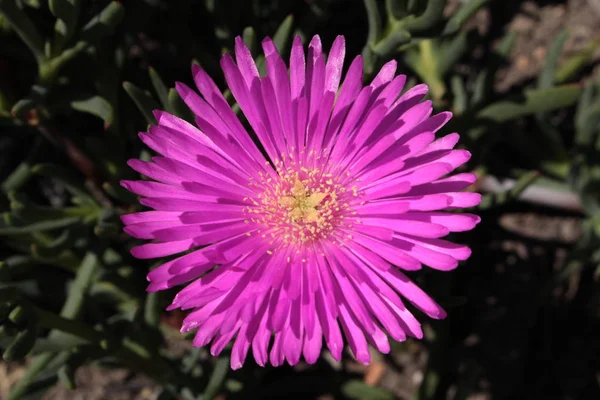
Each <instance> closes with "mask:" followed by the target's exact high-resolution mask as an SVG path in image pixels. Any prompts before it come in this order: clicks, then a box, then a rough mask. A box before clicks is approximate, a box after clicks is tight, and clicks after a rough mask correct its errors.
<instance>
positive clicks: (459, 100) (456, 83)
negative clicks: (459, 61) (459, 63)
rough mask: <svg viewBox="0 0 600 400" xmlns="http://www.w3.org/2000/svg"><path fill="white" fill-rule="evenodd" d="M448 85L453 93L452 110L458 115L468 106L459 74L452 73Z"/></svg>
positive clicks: (465, 92)
mask: <svg viewBox="0 0 600 400" xmlns="http://www.w3.org/2000/svg"><path fill="white" fill-rule="evenodd" d="M450 87H451V89H452V95H453V105H452V111H453V112H454V113H455V114H456V115H460V114H462V113H464V112H465V110H466V109H467V106H468V99H467V91H466V89H465V84H464V82H463V80H462V78H461V77H460V76H459V75H453V76H452V78H451V79H450Z"/></svg>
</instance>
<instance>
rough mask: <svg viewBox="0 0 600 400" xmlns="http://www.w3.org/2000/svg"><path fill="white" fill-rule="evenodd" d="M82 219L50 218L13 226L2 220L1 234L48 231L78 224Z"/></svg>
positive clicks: (0, 225) (0, 222)
mask: <svg viewBox="0 0 600 400" xmlns="http://www.w3.org/2000/svg"><path fill="white" fill-rule="evenodd" d="M80 221H81V218H80V217H64V218H57V219H49V220H42V221H36V222H33V223H30V224H24V225H18V226H12V225H8V224H6V222H2V221H0V236H2V235H22V234H26V233H34V232H38V231H47V230H53V229H59V228H65V227H67V226H69V225H73V224H76V223H78V222H80Z"/></svg>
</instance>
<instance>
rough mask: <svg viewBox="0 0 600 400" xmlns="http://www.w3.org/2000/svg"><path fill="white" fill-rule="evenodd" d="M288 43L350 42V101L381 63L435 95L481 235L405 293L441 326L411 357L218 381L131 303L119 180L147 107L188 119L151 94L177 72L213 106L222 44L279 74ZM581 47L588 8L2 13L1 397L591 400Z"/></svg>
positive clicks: (593, 22) (30, 3)
mask: <svg viewBox="0 0 600 400" xmlns="http://www.w3.org/2000/svg"><path fill="white" fill-rule="evenodd" d="M367 10H368V12H367ZM57 20H60V21H62V22H60V21H59V22H57ZM296 34H298V35H301V37H302V38H303V39H304V41H305V43H307V42H308V40H310V38H311V37H312V35H314V34H319V35H321V38H322V40H323V44H324V48H325V49H328V48H329V46H330V45H331V43H332V41H333V39H334V38H335V37H336V35H339V34H342V35H345V36H346V46H347V50H346V54H347V63H346V66H347V65H348V63H349V61H350V60H351V59H352V58H353V57H354V55H356V54H363V57H364V58H365V66H366V72H365V81H366V82H368V80H369V79H370V78H372V76H373V74H374V72H376V71H377V69H378V67H380V66H381V65H382V64H383V63H384V62H386V61H388V60H391V59H396V60H397V61H398V63H399V71H400V72H401V73H405V74H407V75H408V76H409V77H412V78H414V79H413V80H411V81H409V83H410V84H411V85H414V84H416V83H418V82H423V81H424V82H425V83H427V84H429V85H430V88H431V93H430V96H431V99H432V100H433V101H434V105H435V107H436V109H437V110H451V111H453V113H454V118H453V120H452V121H451V123H450V124H449V126H448V127H447V128H445V129H444V130H443V132H442V133H443V134H445V133H449V132H452V131H457V132H459V133H460V134H461V138H462V139H461V145H462V146H464V147H465V148H467V149H468V150H469V151H471V152H472V153H473V158H472V160H471V162H470V164H469V165H468V167H467V169H468V170H473V171H475V172H476V173H477V174H478V176H479V180H478V182H477V184H476V185H475V187H474V188H473V189H472V190H477V191H481V192H482V193H484V200H483V202H482V204H481V205H480V206H479V207H478V209H477V210H472V212H476V213H478V214H479V215H480V216H481V217H482V222H481V224H479V225H478V226H477V228H476V229H475V230H474V231H472V232H469V233H464V234H456V235H454V237H452V240H454V241H458V242H461V243H468V244H469V245H470V246H471V248H472V249H473V256H472V257H471V259H469V260H468V261H467V262H465V263H463V264H462V265H461V266H460V267H459V268H458V269H457V270H456V271H453V272H451V273H442V272H439V271H425V272H422V273H419V274H413V275H411V277H412V278H414V279H415V280H417V281H418V283H419V284H420V285H421V286H422V287H424V288H425V290H426V291H428V292H429V293H431V294H432V295H433V296H434V298H436V299H437V300H438V301H439V302H440V303H441V304H442V305H444V307H445V308H446V309H447V311H448V314H449V317H448V318H447V319H446V320H444V321H428V320H427V319H426V317H425V316H423V315H419V318H420V320H421V321H422V322H423V324H424V327H425V332H426V337H425V339H424V340H422V341H414V340H408V341H406V342H404V343H393V345H392V352H391V354H389V355H380V354H375V353H373V362H372V364H371V365H370V366H368V367H365V366H362V365H360V364H358V363H356V362H355V361H354V360H353V359H352V357H351V356H350V355H348V354H345V356H344V359H343V361H342V362H341V363H337V362H335V361H333V360H332V359H331V357H330V356H329V355H328V354H327V353H326V352H324V353H323V356H322V357H321V359H320V360H319V361H318V363H317V364H316V365H314V366H308V365H304V364H300V365H298V366H296V367H294V368H292V367H288V366H286V367H281V368H271V367H268V368H260V367H258V366H257V365H255V364H254V361H253V360H252V358H251V357H248V360H247V361H246V364H245V365H244V367H243V368H242V369H241V370H239V371H235V372H232V371H230V370H229V366H228V355H227V354H226V353H227V350H226V351H225V352H224V354H223V355H222V356H221V357H220V358H218V359H214V358H212V357H211V356H210V355H208V353H207V351H206V350H205V349H193V348H192V347H191V342H190V341H188V340H186V339H185V338H182V337H181V336H180V335H179V333H178V325H179V323H180V321H181V318H182V315H180V314H178V313H166V312H163V311H162V310H163V309H164V307H165V305H166V304H168V303H169V299H170V298H171V297H172V295H173V293H163V294H158V295H156V294H152V295H148V294H146V292H145V290H144V289H145V284H146V281H145V274H146V273H147V272H148V270H149V268H151V267H152V266H153V265H156V264H152V263H150V262H147V261H143V260H141V261H140V260H135V259H133V258H132V257H131V256H130V255H129V252H128V250H129V248H131V247H132V246H133V245H134V244H135V243H134V241H133V240H131V239H130V238H128V237H127V236H126V235H124V234H123V233H122V232H121V226H120V222H119V219H118V216H119V215H120V214H123V213H127V212H131V211H135V210H137V209H139V206H138V205H137V201H136V199H135V198H134V197H132V196H131V195H129V194H128V193H125V192H124V191H123V190H121V189H120V188H119V186H118V182H119V180H121V179H132V178H135V177H136V175H135V173H134V172H133V171H131V170H129V169H128V167H127V166H126V160H127V159H129V158H132V157H142V158H143V157H147V156H148V155H149V153H148V151H147V150H144V149H143V148H142V146H141V143H140V142H139V140H138V139H137V135H136V134H137V132H138V131H143V130H144V129H146V126H147V124H149V123H152V122H153V117H152V115H151V114H150V113H149V110H152V109H153V108H166V109H167V110H169V111H170V112H173V113H176V114H178V115H180V116H182V117H186V116H188V115H189V111H188V110H187V109H186V108H185V106H183V105H182V103H181V101H180V100H179V99H178V97H177V96H176V94H175V93H173V92H171V93H169V92H168V88H170V87H173V86H174V82H175V81H183V82H186V83H188V84H191V83H192V82H191V74H190V65H191V63H192V62H197V63H199V64H201V66H202V67H203V68H205V69H206V70H207V71H208V72H209V74H210V75H211V76H212V77H213V78H214V79H215V80H216V81H217V82H218V84H220V85H221V87H222V88H223V89H224V90H225V89H226V88H225V87H224V85H223V76H222V73H221V72H220V68H219V57H220V55H221V54H222V53H223V52H231V51H232V48H233V40H234V37H235V36H237V35H243V37H244V39H245V40H246V41H247V42H248V43H249V44H250V45H251V47H252V49H253V52H254V55H255V57H260V51H259V49H260V46H259V43H260V40H262V38H263V37H264V36H266V35H270V36H273V35H274V38H275V41H276V43H277V45H278V47H279V50H280V51H281V52H282V53H283V54H284V55H285V56H286V57H287V54H289V45H290V43H291V38H292V37H293V35H296ZM399 37H400V38H401V39H398V38H399ZM599 47H600V1H598V0H564V1H541V0H540V1H513V0H507V1H500V0H489V1H486V0H470V1H468V0H466V1H458V0H448V1H440V0H418V1H415V0H386V1H374V0H365V1H364V2H363V1H361V0H294V1H283V0H282V1H277V0H270V1H269V0H251V1H243V0H237V1H236V0H198V1H167V0H124V1H122V2H120V3H119V2H112V3H111V2H109V1H105V0H81V1H79V0H56V1H46V0H0V152H1V153H0V154H1V156H0V182H1V184H0V187H1V192H0V210H2V212H3V213H4V214H3V218H2V219H1V220H0V261H2V260H4V263H3V264H0V265H1V267H0V306H1V307H0V309H1V310H5V311H6V312H4V313H3V314H0V325H1V326H2V327H1V328H0V349H1V350H3V351H4V358H5V359H10V360H11V361H2V362H0V398H2V399H4V398H6V399H17V398H28V399H29V398H30V399H34V398H36V399H37V398H45V399H155V398H160V399H168V398H182V399H196V398H198V399H199V398H220V399H237V398H239V399H246V398H248V399H258V398H279V397H281V398H284V397H292V398H294V396H295V398H309V399H312V398H320V399H345V398H348V399H394V398H400V399H472V400H475V399H573V400H575V399H598V398H600V366H599V360H600V339H599V338H600V329H599V328H600V291H599V288H600V247H599V244H600V203H599V201H600V76H599V74H598V71H599V69H598V64H597V60H598V55H599V53H598V48H599ZM258 63H259V65H260V63H261V61H260V60H259V61H258ZM228 99H230V100H231V101H232V102H233V100H232V99H231V96H230V95H229V96H228ZM15 307H21V309H22V310H25V311H23V315H25V316H24V317H21V318H20V319H19V318H17V317H15V314H14V313H13V314H11V312H13V311H14V309H15ZM1 310H0V311H1ZM11 310H12V311H11ZM9 314H11V315H12V316H9ZM59 314H60V315H62V317H63V319H60V318H59V317H58V315H59ZM64 320H76V322H75V323H74V326H70V325H69V326H67V327H65V326H63V325H61V321H62V322H64ZM67 322H68V321H67ZM89 329H92V332H100V333H101V337H100V338H95V337H94V338H93V339H94V340H92V341H91V342H84V341H83V340H82V339H81V338H82V337H84V338H86V337H88V336H89V335H88V336H86V335H87V333H89ZM65 330H66V331H68V332H71V333H76V334H75V336H72V335H65V334H64V331H65ZM61 332H62V333H61ZM86 332H87V333H86ZM102 338H105V339H106V338H108V339H110V340H107V341H104V342H103V341H102ZM17 342H18V346H20V347H19V349H20V350H19V349H16V350H15V343H17ZM11 346H12V350H10V351H9V349H10V348H11ZM18 346H17V347H18ZM9 353H10V354H9ZM69 388H71V389H69ZM71 390H74V391H71ZM9 393H10V394H9Z"/></svg>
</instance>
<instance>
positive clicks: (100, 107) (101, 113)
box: [70, 96, 113, 129]
mask: <svg viewBox="0 0 600 400" xmlns="http://www.w3.org/2000/svg"><path fill="white" fill-rule="evenodd" d="M70 104H71V107H73V109H74V110H77V111H81V112H85V113H88V114H92V115H95V116H96V117H99V118H101V119H102V120H103V121H104V128H105V129H107V128H108V127H109V126H110V125H111V124H112V122H113V108H112V106H111V105H110V103H109V102H108V101H106V99H104V98H103V97H100V96H92V97H88V98H87V99H81V100H73V101H71V103H70Z"/></svg>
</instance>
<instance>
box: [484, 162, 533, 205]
mask: <svg viewBox="0 0 600 400" xmlns="http://www.w3.org/2000/svg"><path fill="white" fill-rule="evenodd" d="M539 177H540V173H539V172H538V171H530V172H528V173H525V174H523V175H522V176H521V177H520V178H519V179H518V180H517V181H516V182H515V184H514V186H513V187H512V188H510V189H508V190H506V191H503V192H500V193H490V194H486V195H484V196H483V197H482V199H481V203H480V204H479V206H478V208H479V209H481V210H485V209H489V208H492V207H497V206H500V205H503V204H505V203H508V202H511V201H514V200H516V199H518V198H519V197H520V196H521V194H522V193H523V192H524V191H525V189H527V188H528V187H529V186H531V185H532V184H533V183H535V181H536V180H537V179H538V178H539Z"/></svg>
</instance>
